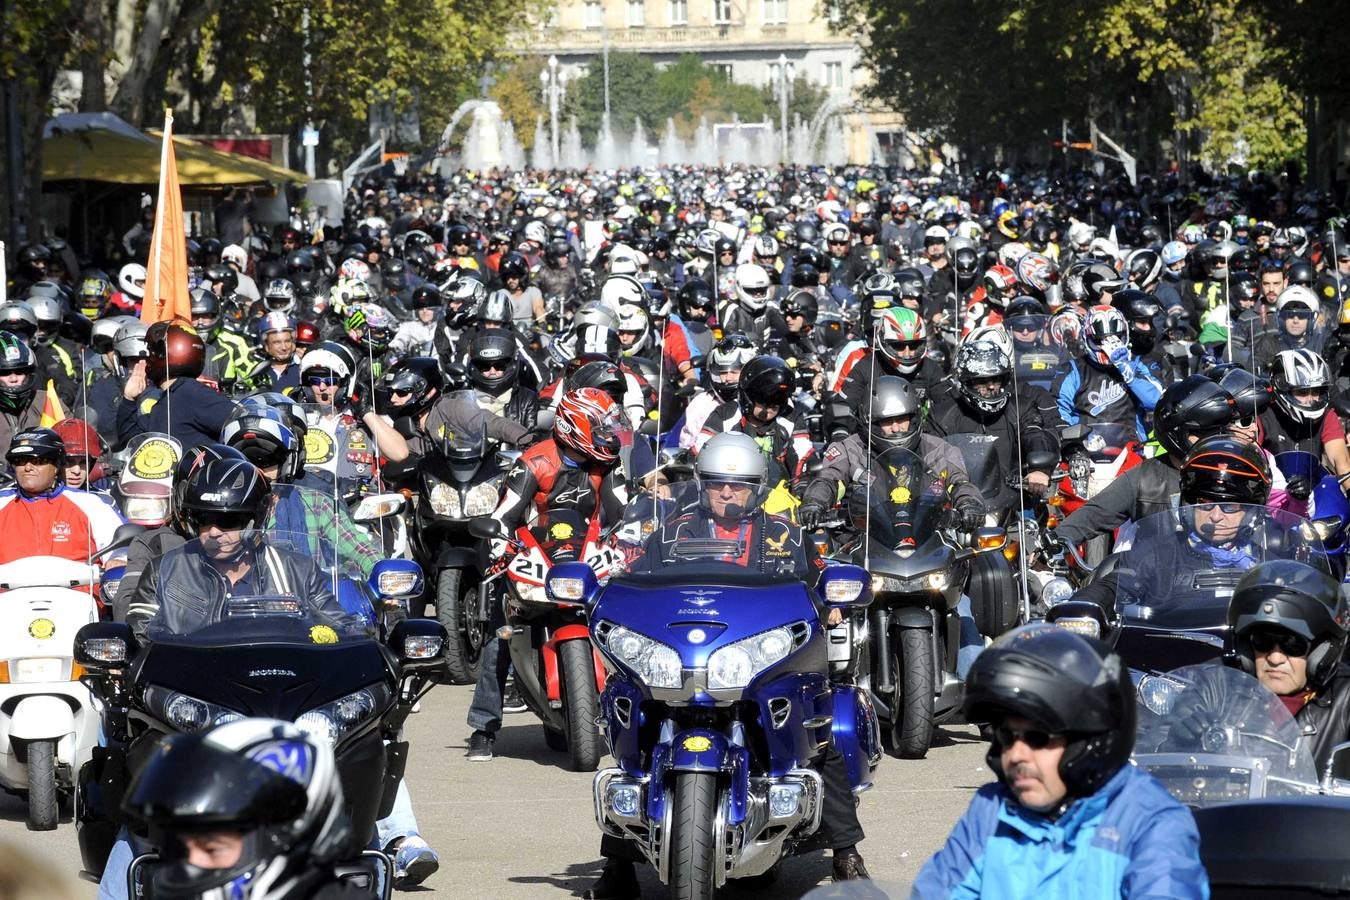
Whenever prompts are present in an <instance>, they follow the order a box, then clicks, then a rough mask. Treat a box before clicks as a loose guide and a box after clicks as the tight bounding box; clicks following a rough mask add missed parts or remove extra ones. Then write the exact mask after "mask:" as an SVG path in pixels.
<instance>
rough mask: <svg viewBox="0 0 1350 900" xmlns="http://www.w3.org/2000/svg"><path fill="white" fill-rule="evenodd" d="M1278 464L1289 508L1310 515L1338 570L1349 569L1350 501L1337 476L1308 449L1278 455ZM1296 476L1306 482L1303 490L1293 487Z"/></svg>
mask: <svg viewBox="0 0 1350 900" xmlns="http://www.w3.org/2000/svg"><path fill="white" fill-rule="evenodd" d="M1275 465H1276V466H1277V467H1279V470H1280V473H1281V474H1282V475H1284V477H1285V481H1286V484H1289V485H1290V487H1287V488H1286V490H1285V493H1286V494H1287V497H1288V499H1287V501H1286V505H1285V509H1288V510H1289V511H1290V512H1293V513H1298V514H1299V515H1303V516H1307V517H1308V518H1309V519H1310V520H1311V522H1312V526H1313V528H1314V529H1316V531H1317V536H1318V538H1320V539H1321V541H1322V545H1323V546H1324V547H1325V548H1326V551H1327V553H1328V554H1329V556H1330V559H1331V560H1332V561H1333V562H1334V563H1335V565H1336V567H1337V568H1336V570H1335V571H1339V572H1344V571H1345V537H1346V528H1347V526H1350V501H1347V500H1346V498H1345V494H1344V492H1342V491H1341V486H1340V483H1339V482H1338V481H1337V480H1336V476H1335V475H1332V474H1331V473H1330V472H1328V471H1327V470H1326V469H1325V468H1324V467H1323V466H1322V461H1321V460H1320V459H1318V458H1317V457H1316V456H1315V455H1313V454H1312V453H1309V452H1307V451H1306V450H1288V451H1286V452H1284V453H1277V454H1276V455H1275ZM1296 479H1298V480H1301V481H1302V483H1303V484H1302V486H1300V489H1299V490H1293V489H1291V488H1292V485H1293V484H1296V483H1297V482H1296Z"/></svg>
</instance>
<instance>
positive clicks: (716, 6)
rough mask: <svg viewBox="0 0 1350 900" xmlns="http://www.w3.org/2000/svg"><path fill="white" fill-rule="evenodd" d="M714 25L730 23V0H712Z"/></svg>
mask: <svg viewBox="0 0 1350 900" xmlns="http://www.w3.org/2000/svg"><path fill="white" fill-rule="evenodd" d="M712 17H713V24H714V25H729V24H731V0H712Z"/></svg>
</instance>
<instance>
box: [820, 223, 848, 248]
mask: <svg viewBox="0 0 1350 900" xmlns="http://www.w3.org/2000/svg"><path fill="white" fill-rule="evenodd" d="M821 237H823V238H825V243H827V244H829V243H835V244H837V243H839V242H840V241H843V242H844V243H848V242H849V238H850V237H851V235H850V233H849V230H848V226H847V225H845V224H844V223H843V222H832V223H831V224H829V225H826V226H825V229H824V231H822V232H821Z"/></svg>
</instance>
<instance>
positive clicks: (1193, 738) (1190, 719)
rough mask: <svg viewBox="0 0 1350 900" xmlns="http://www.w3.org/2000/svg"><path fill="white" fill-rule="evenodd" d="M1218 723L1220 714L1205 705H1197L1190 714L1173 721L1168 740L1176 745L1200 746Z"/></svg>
mask: <svg viewBox="0 0 1350 900" xmlns="http://www.w3.org/2000/svg"><path fill="white" fill-rule="evenodd" d="M1217 723H1218V716H1216V715H1215V714H1214V713H1213V712H1211V711H1210V710H1208V709H1205V708H1204V707H1203V706H1199V707H1196V708H1195V709H1193V710H1192V711H1191V712H1190V713H1189V714H1188V715H1185V716H1181V717H1180V718H1178V719H1177V720H1176V721H1174V722H1173V723H1172V730H1171V731H1170V732H1169V733H1168V735H1167V742H1168V743H1169V744H1172V745H1174V746H1176V747H1190V748H1196V747H1200V746H1201V744H1202V743H1203V741H1204V737H1205V733H1206V732H1207V731H1209V730H1210V729H1211V728H1213V727H1214V726H1215V724H1217Z"/></svg>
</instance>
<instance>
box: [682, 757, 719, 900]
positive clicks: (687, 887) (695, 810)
mask: <svg viewBox="0 0 1350 900" xmlns="http://www.w3.org/2000/svg"><path fill="white" fill-rule="evenodd" d="M672 794H673V797H672V801H673V802H674V804H675V808H674V810H672V812H671V825H670V831H671V834H670V900H713V894H714V893H715V892H716V890H717V880H716V872H715V870H714V868H713V866H714V864H715V863H716V862H717V859H716V849H717V838H716V835H714V834H713V830H714V829H713V823H714V822H716V820H717V774H716V773H714V772H680V773H679V774H678V775H677V776H676V777H675V788H674V790H673V791H672Z"/></svg>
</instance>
